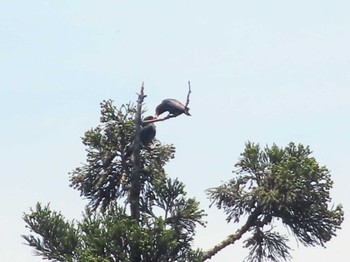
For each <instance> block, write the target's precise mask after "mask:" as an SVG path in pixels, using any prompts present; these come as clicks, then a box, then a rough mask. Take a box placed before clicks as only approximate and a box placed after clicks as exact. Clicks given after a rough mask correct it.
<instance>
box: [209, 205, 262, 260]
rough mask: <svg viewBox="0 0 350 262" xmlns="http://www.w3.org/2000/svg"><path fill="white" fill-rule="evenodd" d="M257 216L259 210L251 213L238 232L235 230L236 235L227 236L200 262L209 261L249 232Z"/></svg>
mask: <svg viewBox="0 0 350 262" xmlns="http://www.w3.org/2000/svg"><path fill="white" fill-rule="evenodd" d="M259 215H260V210H255V211H254V212H253V213H251V214H250V215H249V217H248V219H247V222H246V223H245V224H244V225H243V226H242V227H241V228H240V229H239V230H237V231H236V233H234V234H232V235H229V236H228V237H227V238H226V239H225V240H224V241H222V242H221V243H219V244H217V245H216V246H214V247H213V248H212V249H210V250H208V251H207V252H205V253H204V255H203V260H202V261H205V260H208V259H210V258H211V257H212V256H214V255H216V254H217V253H218V252H219V251H221V250H222V249H224V248H225V247H227V246H228V245H231V244H233V243H234V242H235V241H236V240H239V239H240V238H241V237H242V235H243V234H244V233H246V232H247V231H248V230H249V228H250V227H251V226H254V225H255V222H256V220H257V218H258V216H259Z"/></svg>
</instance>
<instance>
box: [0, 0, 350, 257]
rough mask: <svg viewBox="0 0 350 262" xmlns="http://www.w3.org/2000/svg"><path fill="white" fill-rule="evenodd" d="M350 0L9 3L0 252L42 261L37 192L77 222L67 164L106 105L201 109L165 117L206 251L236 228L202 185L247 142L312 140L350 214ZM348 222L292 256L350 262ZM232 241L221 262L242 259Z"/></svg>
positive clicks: (3, 45)
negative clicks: (36, 250) (29, 214)
mask: <svg viewBox="0 0 350 262" xmlns="http://www.w3.org/2000/svg"><path fill="white" fill-rule="evenodd" d="M349 10H350V3H349V2H348V1H337V0H335V1H314V0H309V1H299V0H298V1H215V2H214V1H181V0H180V1H86V0H85V1H2V2H1V3H0V72H1V77H0V97H1V104H0V118H1V140H0V145H1V149H2V150H1V151H0V159H1V162H2V165H1V166H0V184H1V185H2V189H1V190H0V197H1V199H2V209H1V213H0V235H1V237H0V247H1V252H0V261H12V262H22V261H25V262H27V261H29V262H36V261H41V259H40V258H38V257H34V256H32V250H31V249H30V248H29V247H26V246H24V245H23V244H22V243H23V241H22V239H21V238H20V235H21V234H26V233H28V231H27V230H26V229H25V228H24V223H23V221H22V219H21V216H22V214H23V212H24V211H28V209H29V207H33V206H34V205H35V203H36V202H37V201H41V202H43V203H47V202H51V207H52V208H53V209H55V210H61V211H62V212H63V214H64V215H65V216H66V217H67V218H69V219H73V218H76V219H79V218H80V213H81V211H82V209H83V206H84V204H85V202H84V201H82V200H81V198H80V197H79V192H78V191H75V190H73V189H72V188H70V187H69V186H68V185H69V182H68V179H69V175H68V172H69V171H71V170H72V169H73V168H75V167H77V166H79V165H80V163H81V162H84V160H85V152H84V147H83V145H82V144H81V141H80V137H81V136H82V135H83V133H84V132H85V131H86V130H88V129H89V128H91V127H93V126H96V125H97V124H98V122H99V103H100V102H101V101H102V100H103V99H109V98H111V99H114V100H115V102H116V104H117V105H120V104H122V103H126V102H128V101H130V100H135V99H136V95H135V93H136V92H138V91H139V88H140V85H141V83H142V81H145V91H146V93H147V94H148V97H147V98H146V103H147V107H148V108H150V110H151V112H153V109H154V108H155V106H156V105H157V104H158V103H159V102H160V101H161V100H162V99H163V98H167V97H172V98H178V99H181V100H185V98H186V94H187V81H188V80H191V83H192V89H193V92H192V95H191V103H190V107H191V113H192V116H191V117H187V116H181V117H178V118H176V119H171V120H169V121H166V122H161V123H158V124H157V128H158V134H157V137H158V139H160V140H161V141H163V142H166V143H173V144H175V146H176V147H177V154H176V158H175V159H174V160H172V162H171V163H169V165H168V166H167V171H168V173H169V175H170V176H172V177H179V179H180V180H182V181H183V182H185V184H186V185H187V191H188V193H189V196H195V197H197V198H198V199H199V200H200V201H201V204H202V208H204V209H206V210H207V212H208V214H209V216H208V218H207V220H208V226H207V228H205V229H202V228H198V234H197V238H196V245H197V246H199V247H202V248H203V249H204V250H205V249H207V248H210V247H212V246H213V245H214V244H216V243H218V242H219V241H221V240H223V239H224V238H225V236H227V235H228V234H230V233H232V232H233V231H234V230H235V229H237V225H227V224H226V222H225V220H224V216H223V215H222V212H221V211H217V210H216V209H215V208H212V209H210V210H209V209H208V205H209V202H208V200H207V199H206V196H205V194H204V190H205V189H207V188H209V187H213V186H217V185H219V184H220V183H221V181H227V180H228V179H230V178H231V177H232V173H231V171H232V170H233V168H234V163H235V162H236V161H237V158H238V157H239V154H240V153H241V152H242V151H243V149H244V143H245V142H246V141H247V140H250V141H253V142H257V143H260V144H262V145H265V144H272V143H273V142H275V143H277V145H279V146H285V145H286V144H287V143H288V142H290V141H294V142H296V143H299V142H300V143H303V144H304V145H310V147H311V149H312V150H313V151H314V156H315V157H316V158H317V160H318V161H319V162H320V163H321V164H322V165H326V166H327V167H328V168H329V169H330V170H331V171H332V177H333V179H334V182H335V184H334V188H333V191H332V196H333V200H334V203H339V202H341V203H343V204H344V209H345V212H346V214H345V215H346V218H347V214H348V213H349V212H350V192H349V186H348V184H349V183H350V178H349V171H348V170H349V168H348V164H349V148H350V139H349V134H350V124H349V111H350V104H349V98H350V74H349V68H350V51H349V46H350V16H349ZM349 235H350V224H349V222H348V220H347V219H346V220H345V221H344V223H343V229H342V230H341V231H338V236H337V237H336V238H334V239H332V240H331V241H330V242H329V243H328V245H327V249H324V248H320V247H316V248H303V247H301V246H299V247H298V246H297V244H296V243H295V240H294V238H293V237H291V245H292V247H293V249H294V251H293V252H292V255H293V257H294V259H293V261H296V262H304V261H321V262H323V261H324V262H326V261H327V262H328V261H330V260H333V261H349V259H350V250H349V248H348V236H349ZM246 255H247V250H245V249H243V248H242V243H241V242H239V243H238V244H236V245H232V246H230V247H228V248H226V249H225V251H223V252H221V253H219V255H217V256H216V257H214V258H213V259H212V260H211V261H213V262H228V261H242V259H243V258H244V257H245V256H246Z"/></svg>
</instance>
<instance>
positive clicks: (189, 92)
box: [185, 81, 192, 107]
mask: <svg viewBox="0 0 350 262" xmlns="http://www.w3.org/2000/svg"><path fill="white" fill-rule="evenodd" d="M191 92H192V91H191V82H190V81H188V93H187V100H186V104H185V107H187V106H188V104H189V103H190V94H191Z"/></svg>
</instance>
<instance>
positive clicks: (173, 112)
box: [155, 98, 191, 118]
mask: <svg viewBox="0 0 350 262" xmlns="http://www.w3.org/2000/svg"><path fill="white" fill-rule="evenodd" d="M189 110H190V109H189V108H188V107H187V106H185V105H184V104H182V103H181V102H180V101H179V100H176V99H172V98H168V99H164V100H163V101H162V103H161V104H160V105H158V106H157V108H156V115H155V118H157V117H158V116H159V115H161V114H163V113H164V112H169V115H168V116H171V117H175V116H178V115H181V114H185V115H188V116H190V115H191V114H190V113H189V112H188V111H189Z"/></svg>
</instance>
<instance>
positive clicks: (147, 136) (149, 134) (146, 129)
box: [125, 116, 156, 158]
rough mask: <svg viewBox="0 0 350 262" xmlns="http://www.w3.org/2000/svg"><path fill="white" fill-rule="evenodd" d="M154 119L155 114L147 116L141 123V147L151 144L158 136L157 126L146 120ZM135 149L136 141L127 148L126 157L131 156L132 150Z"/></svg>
mask: <svg viewBox="0 0 350 262" xmlns="http://www.w3.org/2000/svg"><path fill="white" fill-rule="evenodd" d="M152 119H154V117H153V116H148V117H145V118H144V119H143V121H142V123H141V132H140V140H141V144H142V145H141V147H142V148H144V147H146V146H147V145H149V144H150V143H151V142H152V140H153V138H154V137H155V136H156V126H155V124H153V123H147V122H144V121H149V120H152ZM133 151H134V143H132V144H131V145H130V146H128V148H127V149H126V153H125V157H126V158H129V157H130V156H131V155H132V152H133Z"/></svg>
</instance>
